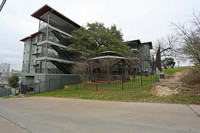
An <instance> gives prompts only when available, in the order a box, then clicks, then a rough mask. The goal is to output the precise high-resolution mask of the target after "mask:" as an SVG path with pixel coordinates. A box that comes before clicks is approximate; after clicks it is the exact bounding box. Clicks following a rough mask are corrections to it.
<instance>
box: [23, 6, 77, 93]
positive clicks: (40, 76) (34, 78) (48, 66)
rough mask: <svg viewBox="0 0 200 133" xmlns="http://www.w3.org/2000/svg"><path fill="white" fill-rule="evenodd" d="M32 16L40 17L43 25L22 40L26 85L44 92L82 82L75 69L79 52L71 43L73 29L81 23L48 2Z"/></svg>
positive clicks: (40, 24)
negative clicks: (69, 47) (73, 67)
mask: <svg viewBox="0 0 200 133" xmlns="http://www.w3.org/2000/svg"><path fill="white" fill-rule="evenodd" d="M31 16H32V17H34V18H36V19H38V20H39V27H38V32H36V33H34V34H32V35H30V36H28V37H25V38H23V39H21V40H20V41H22V42H24V53H23V54H24V55H23V65H22V74H21V75H22V81H21V82H22V83H21V85H22V89H26V88H32V89H33V90H34V91H35V92H44V91H51V90H55V89H61V88H64V86H65V85H68V84H75V83H76V82H79V78H78V76H77V75H75V74H73V70H72V66H73V64H74V63H75V62H76V57H77V56H78V55H79V53H77V52H73V51H71V50H67V46H68V45H70V44H71V39H72V36H71V32H72V31H73V30H75V29H78V28H80V26H79V25H78V24H77V23H75V22H73V21H72V20H70V19H69V18H67V17H65V16H64V15H62V14H61V13H59V12H57V11H56V10H55V9H53V8H51V7H50V6H48V5H44V6H43V7H42V8H40V9H39V10H37V11H36V12H34V13H33V14H32V15H31ZM75 79H76V80H75Z"/></svg>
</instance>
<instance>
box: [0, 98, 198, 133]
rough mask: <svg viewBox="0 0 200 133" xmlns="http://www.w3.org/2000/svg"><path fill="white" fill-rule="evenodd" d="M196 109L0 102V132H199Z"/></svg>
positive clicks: (71, 101) (17, 100)
mask: <svg viewBox="0 0 200 133" xmlns="http://www.w3.org/2000/svg"><path fill="white" fill-rule="evenodd" d="M198 114H200V106H199V105H189V106H188V105H180V104H158V103H133V102H130V103H126V102H108V101H96V100H79V99H67V98H50V97H45V98H44V97H31V98H9V99H0V132H2V133H29V132H33V133H200V117H199V116H198Z"/></svg>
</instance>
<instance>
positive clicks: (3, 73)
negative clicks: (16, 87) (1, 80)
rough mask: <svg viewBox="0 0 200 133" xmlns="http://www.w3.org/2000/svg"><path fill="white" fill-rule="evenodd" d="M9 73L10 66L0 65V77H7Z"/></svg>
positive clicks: (6, 64)
mask: <svg viewBox="0 0 200 133" xmlns="http://www.w3.org/2000/svg"><path fill="white" fill-rule="evenodd" d="M9 72H10V64H8V63H1V64H0V73H1V74H0V75H1V76H2V77H8V76H9Z"/></svg>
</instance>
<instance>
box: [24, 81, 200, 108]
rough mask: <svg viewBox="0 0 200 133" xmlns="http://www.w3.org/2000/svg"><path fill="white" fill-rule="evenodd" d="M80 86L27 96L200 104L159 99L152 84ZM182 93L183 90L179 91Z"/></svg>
mask: <svg viewBox="0 0 200 133" xmlns="http://www.w3.org/2000/svg"><path fill="white" fill-rule="evenodd" d="M80 86H82V85H80V84H79V85H78V90H76V85H71V86H69V88H68V89H63V90H55V91H51V92H46V93H37V94H31V95H28V96H29V97H30V96H31V97H32V96H50V97H61V98H78V99H92V100H106V101H124V102H158V103H182V104H188V103H190V104H200V95H182V94H176V95H173V96H166V97H160V96H156V95H153V94H152V93H151V88H152V84H151V83H149V84H146V85H145V86H143V87H139V88H131V89H124V90H119V89H118V90H117V89H116V90H115V89H99V90H98V91H95V90H90V89H88V88H86V86H85V88H80ZM181 91H184V90H181Z"/></svg>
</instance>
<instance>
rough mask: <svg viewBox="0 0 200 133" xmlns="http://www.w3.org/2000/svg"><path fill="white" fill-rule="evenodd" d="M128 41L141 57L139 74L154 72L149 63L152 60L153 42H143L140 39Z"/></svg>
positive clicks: (133, 50) (132, 49)
mask: <svg viewBox="0 0 200 133" xmlns="http://www.w3.org/2000/svg"><path fill="white" fill-rule="evenodd" d="M126 43H127V45H128V46H129V47H130V48H131V51H132V52H134V53H135V55H137V56H138V57H139V58H140V61H141V64H140V69H139V72H138V74H142V75H150V74H151V73H152V68H151V65H150V64H149V61H150V60H151V57H150V50H151V49H153V46H152V42H143V43H142V42H141V41H140V40H139V39H138V40H132V41H127V42H126ZM137 56H136V57H137Z"/></svg>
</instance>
